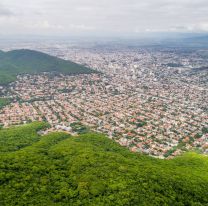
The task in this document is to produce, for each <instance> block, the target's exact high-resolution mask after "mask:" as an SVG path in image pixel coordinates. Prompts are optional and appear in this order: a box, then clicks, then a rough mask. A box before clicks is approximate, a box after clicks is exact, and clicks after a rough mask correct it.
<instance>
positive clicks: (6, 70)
mask: <svg viewBox="0 0 208 206" xmlns="http://www.w3.org/2000/svg"><path fill="white" fill-rule="evenodd" d="M40 72H59V73H64V74H89V73H93V72H95V71H94V70H92V69H90V68H87V67H85V66H82V65H79V64H76V63H74V62H71V61H66V60H63V59H59V58H57V57H54V56H50V55H48V54H45V53H42V52H38V51H33V50H27V49H21V50H13V51H9V52H3V51H0V84H8V83H10V82H12V81H14V80H15V79H16V76H17V75H18V74H25V73H29V74H36V73H40Z"/></svg>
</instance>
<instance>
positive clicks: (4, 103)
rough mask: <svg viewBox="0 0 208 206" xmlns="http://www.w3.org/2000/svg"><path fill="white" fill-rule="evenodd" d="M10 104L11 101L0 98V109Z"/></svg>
mask: <svg viewBox="0 0 208 206" xmlns="http://www.w3.org/2000/svg"><path fill="white" fill-rule="evenodd" d="M9 103H10V99H7V98H1V97H0V109H2V108H3V107H4V106H6V105H7V104H9Z"/></svg>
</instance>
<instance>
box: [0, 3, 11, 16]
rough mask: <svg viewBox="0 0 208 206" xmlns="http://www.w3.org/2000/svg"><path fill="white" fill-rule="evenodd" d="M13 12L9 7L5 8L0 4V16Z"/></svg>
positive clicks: (9, 14)
mask: <svg viewBox="0 0 208 206" xmlns="http://www.w3.org/2000/svg"><path fill="white" fill-rule="evenodd" d="M13 15H14V13H13V12H11V10H10V9H7V8H5V7H4V6H3V5H1V4H0V17H9V16H13Z"/></svg>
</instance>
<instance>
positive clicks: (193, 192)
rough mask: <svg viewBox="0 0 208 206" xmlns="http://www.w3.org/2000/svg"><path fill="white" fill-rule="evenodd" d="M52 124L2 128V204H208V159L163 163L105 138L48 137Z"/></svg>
mask: <svg viewBox="0 0 208 206" xmlns="http://www.w3.org/2000/svg"><path fill="white" fill-rule="evenodd" d="M47 127H48V124H47V123H39V122H34V123H31V124H28V125H23V126H19V127H11V128H9V129H1V130H0V205H1V206H13V205H15V206H18V205H21V206H23V205H25V206H26V205H41V206H53V205H54V206H62V205H63V206H64V205H66V206H68V205H72V206H73V205H76V206H77V205H80V206H81V205H86V206H89V205H90V206H108V205H112V206H115V205H116V206H117V205H118V206H128V205H132V206H136V205H139V206H140V205H141V206H150V205H153V206H157V205H158V206H161V205H171V206H176V205H177V206H182V205H186V206H188V205H190V206H200V205H201V206H202V205H203V206H204V205H208V159H207V157H206V156H203V155H199V154H196V153H191V152H189V153H186V154H184V155H183V156H179V157H177V158H175V159H172V160H159V159H155V158H151V157H149V156H146V155H142V154H135V153H131V152H130V151H129V150H128V149H127V148H124V147H121V146H119V145H118V144H117V143H115V142H114V141H112V140H110V139H108V138H107V137H105V136H104V135H102V134H95V133H86V134H80V135H79V136H76V137H73V136H70V135H68V134H66V133H51V134H48V135H45V136H40V135H39V134H38V131H39V130H43V129H45V128H47Z"/></svg>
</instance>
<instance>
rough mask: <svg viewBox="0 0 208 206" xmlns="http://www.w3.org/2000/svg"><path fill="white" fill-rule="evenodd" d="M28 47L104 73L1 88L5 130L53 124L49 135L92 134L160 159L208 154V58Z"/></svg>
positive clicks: (20, 81) (49, 76)
mask: <svg viewBox="0 0 208 206" xmlns="http://www.w3.org/2000/svg"><path fill="white" fill-rule="evenodd" d="M27 47H28V48H32V49H36V50H40V51H43V52H46V53H48V54H51V55H54V56H57V57H60V58H63V59H65V60H71V61H74V62H76V63H79V64H82V65H85V66H88V67H90V68H92V69H94V70H97V71H99V72H98V73H94V74H80V75H63V74H55V73H41V74H36V75H30V74H24V75H19V76H18V77H17V81H15V82H13V83H11V84H9V85H8V86H1V98H3V99H7V100H9V103H8V102H7V104H5V106H4V107H2V108H1V110H0V124H1V126H2V127H9V126H11V125H18V124H22V123H27V122H31V121H47V122H49V123H50V125H51V128H50V129H48V130H46V131H43V133H47V132H49V131H59V130H61V131H66V132H69V133H72V134H73V135H76V134H77V133H78V134H79V133H82V132H83V131H85V130H93V131H96V132H101V133H105V134H107V136H108V137H109V138H111V139H114V140H115V141H116V142H118V143H119V144H120V145H122V146H126V147H128V148H129V149H130V150H131V151H133V152H142V153H145V154H149V155H151V156H154V157H158V158H172V157H174V156H176V155H179V154H181V153H182V152H184V151H187V150H192V149H193V150H197V151H199V152H202V153H204V154H208V58H207V57H208V50H202V49H198V50H191V49H187V50H185V49H173V48H170V49H167V48H166V49H164V48H136V47H135V48H134V47H133V48H128V47H125V46H123V47H119V48H117V47H104V46H97V47H90V48H88V47H86V48H81V47H76V46H67V45H62V44H60V45H57V46H56V47H53V48H51V47H49V46H47V45H39V46H38V47H37V46H34V45H29V46H27ZM34 47H35V48H34ZM9 49H14V48H9Z"/></svg>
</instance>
